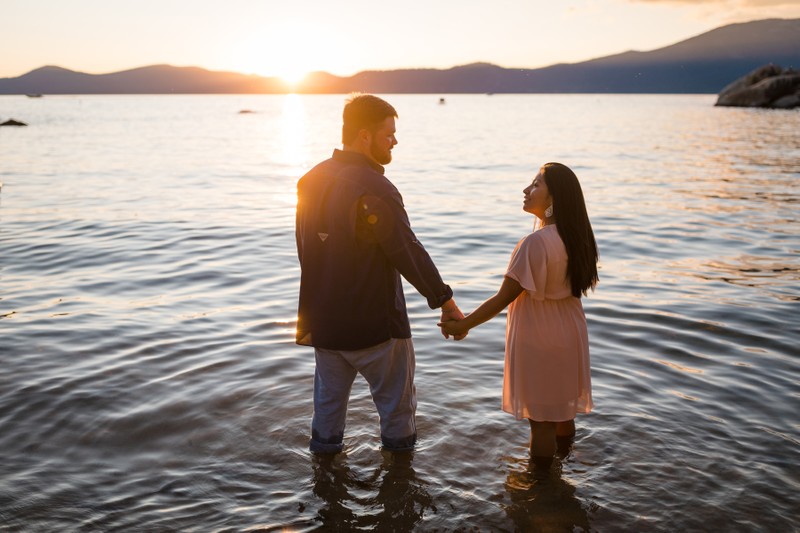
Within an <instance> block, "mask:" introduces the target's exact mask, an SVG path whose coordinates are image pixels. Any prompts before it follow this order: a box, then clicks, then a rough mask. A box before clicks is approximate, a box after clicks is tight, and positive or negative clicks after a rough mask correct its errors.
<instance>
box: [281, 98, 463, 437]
mask: <svg viewBox="0 0 800 533" xmlns="http://www.w3.org/2000/svg"><path fill="white" fill-rule="evenodd" d="M395 118H397V112H396V111H395V109H394V108H393V107H392V106H391V105H390V104H389V103H388V102H386V101H384V100H382V99H380V98H378V97H376V96H372V95H356V96H354V97H352V98H351V99H350V100H349V101H348V102H347V104H346V105H345V107H344V113H343V125H342V144H343V150H334V152H333V156H332V157H331V158H330V159H328V160H326V161H323V162H322V163H320V164H318V165H317V166H316V167H314V168H313V169H312V170H311V171H309V172H308V173H307V174H306V175H305V176H303V177H302V178H301V179H300V181H299V182H298V184H297V221H296V237H297V255H298V258H299V260H300V269H301V276H300V303H299V309H298V313H297V343H298V344H303V345H309V346H313V347H314V353H315V358H316V371H315V375H314V416H313V419H312V422H311V443H310V449H311V451H312V452H315V453H337V452H340V451H341V450H342V446H343V444H342V439H343V437H344V427H345V418H346V415H347V402H348V400H349V397H350V388H351V387H352V384H353V381H354V379H355V377H356V374H357V373H360V374H361V375H363V376H364V378H365V379H366V381H367V383H369V387H370V392H371V393H372V398H373V400H374V402H375V406H376V407H377V410H378V414H379V415H380V424H381V442H382V444H383V447H384V449H386V450H390V451H406V450H411V449H412V448H413V447H414V443H415V442H416V438H417V431H416V426H415V423H414V413H415V410H416V405H417V401H416V390H415V387H414V366H415V360H414V347H413V345H412V343H411V328H410V325H409V321H408V313H407V312H406V303H405V297H404V295H403V286H402V282H401V278H400V276H401V275H402V276H403V277H404V278H405V279H407V280H408V281H409V282H410V283H411V284H412V285H413V286H414V287H415V288H416V289H417V290H418V291H419V292H420V293H421V294H422V295H423V296H424V297H425V298H426V299H427V300H428V305H429V306H430V307H431V309H437V308H441V309H442V317H443V318H442V320H445V319H446V318H450V317H452V318H455V317H463V316H464V315H463V314H462V313H461V311H460V310H459V309H458V306H457V305H456V303H455V301H454V300H453V291H452V290H451V289H450V287H449V286H448V285H445V284H444V282H443V281H442V278H441V276H440V275H439V271H438V270H437V269H436V266H435V265H434V264H433V261H432V260H431V258H430V256H429V255H428V253H427V252H426V251H425V249H424V248H423V247H422V244H420V242H419V241H418V240H417V238H416V236H415V235H414V232H413V231H412V230H411V226H410V224H409V221H408V215H407V214H406V211H405V208H404V207H403V200H402V198H401V196H400V193H399V192H398V190H397V188H395V186H394V185H393V184H392V183H391V182H390V181H389V180H388V179H386V177H385V176H384V168H383V165H387V164H388V163H390V162H391V160H392V148H394V146H395V145H396V144H397V139H396V137H395ZM443 335H444V333H443ZM445 337H447V335H445Z"/></svg>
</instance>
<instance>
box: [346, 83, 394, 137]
mask: <svg viewBox="0 0 800 533" xmlns="http://www.w3.org/2000/svg"><path fill="white" fill-rule="evenodd" d="M388 117H394V118H397V111H395V109H394V107H392V105H391V104H390V103H389V102H387V101H386V100H382V99H380V98H378V97H377V96H373V95H371V94H353V95H352V96H351V97H350V98H349V99H348V100H347V103H346V104H345V105H344V112H343V113H342V144H350V143H352V142H353V141H354V140H355V139H356V136H357V135H358V132H359V131H361V130H362V129H367V130H369V131H371V132H374V131H375V130H376V129H377V126H378V124H380V123H381V122H383V121H384V120H386V119H387V118H388Z"/></svg>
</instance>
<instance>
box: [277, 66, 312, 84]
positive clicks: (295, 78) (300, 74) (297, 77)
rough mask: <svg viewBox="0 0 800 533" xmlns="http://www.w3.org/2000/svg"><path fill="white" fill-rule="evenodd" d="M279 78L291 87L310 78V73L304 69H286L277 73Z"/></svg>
mask: <svg viewBox="0 0 800 533" xmlns="http://www.w3.org/2000/svg"><path fill="white" fill-rule="evenodd" d="M276 74H277V77H279V78H280V79H282V80H283V81H285V82H286V83H287V84H289V85H297V84H298V83H300V82H301V81H303V79H305V77H306V76H308V71H307V70H305V69H303V68H302V67H297V68H286V69H283V70H281V71H279V72H277V73H276Z"/></svg>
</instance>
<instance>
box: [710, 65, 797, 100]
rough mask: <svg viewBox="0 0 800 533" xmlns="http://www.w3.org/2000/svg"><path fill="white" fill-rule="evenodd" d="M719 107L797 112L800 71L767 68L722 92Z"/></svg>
mask: <svg viewBox="0 0 800 533" xmlns="http://www.w3.org/2000/svg"><path fill="white" fill-rule="evenodd" d="M715 105H718V106H732V107H768V108H772V109H793V108H795V107H798V106H800V72H798V71H796V70H794V69H790V68H786V69H785V68H781V67H779V66H778V65H772V64H770V65H764V66H763V67H759V68H757V69H756V70H754V71H753V72H751V73H750V74H747V75H746V76H744V77H742V78H739V79H738V80H736V81H734V82H733V83H731V84H730V85H728V86H727V87H725V88H724V89H722V91H720V93H719V96H718V97H717V103H716V104H715Z"/></svg>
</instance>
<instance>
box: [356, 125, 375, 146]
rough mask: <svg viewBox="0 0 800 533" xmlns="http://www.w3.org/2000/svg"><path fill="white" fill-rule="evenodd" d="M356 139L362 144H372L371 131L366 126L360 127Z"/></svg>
mask: <svg viewBox="0 0 800 533" xmlns="http://www.w3.org/2000/svg"><path fill="white" fill-rule="evenodd" d="M358 141H359V142H360V143H362V146H370V145H371V144H372V132H371V131H369V130H368V129H367V128H361V129H360V130H358Z"/></svg>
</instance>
